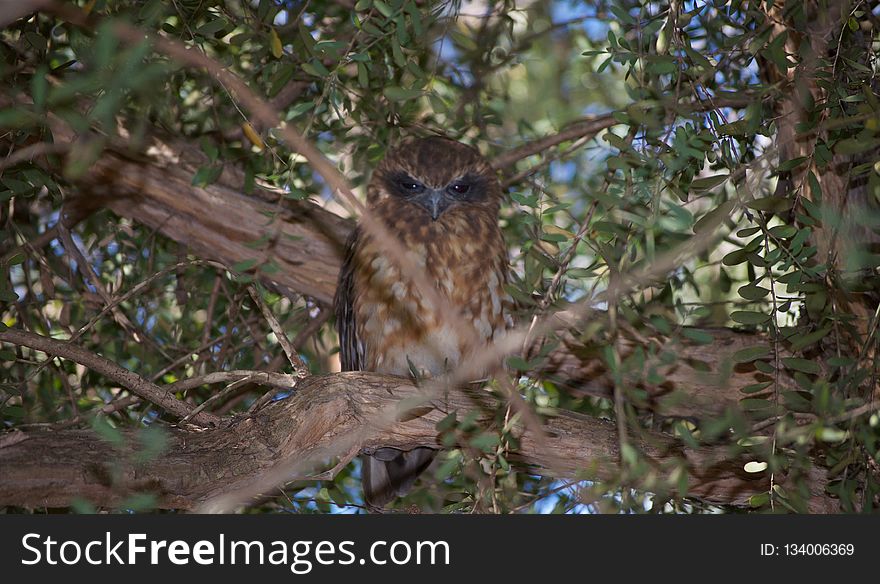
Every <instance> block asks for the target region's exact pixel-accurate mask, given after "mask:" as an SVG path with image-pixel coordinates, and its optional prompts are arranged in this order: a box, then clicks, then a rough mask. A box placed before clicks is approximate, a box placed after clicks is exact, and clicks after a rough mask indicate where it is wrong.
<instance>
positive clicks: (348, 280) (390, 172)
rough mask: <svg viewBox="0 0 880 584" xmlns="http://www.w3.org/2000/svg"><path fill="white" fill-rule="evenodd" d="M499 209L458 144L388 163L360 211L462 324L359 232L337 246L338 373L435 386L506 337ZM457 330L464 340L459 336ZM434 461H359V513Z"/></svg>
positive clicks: (423, 148)
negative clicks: (391, 239) (417, 379)
mask: <svg viewBox="0 0 880 584" xmlns="http://www.w3.org/2000/svg"><path fill="white" fill-rule="evenodd" d="M501 198H502V193H501V185H500V183H499V182H498V178H497V176H496V174H495V172H494V171H493V170H492V167H491V166H490V165H489V163H488V162H487V161H486V159H485V158H483V157H482V156H481V155H480V154H479V153H478V152H477V151H476V150H475V149H473V148H471V147H470V146H466V145H464V144H462V143H460V142H456V141H454V140H449V139H446V138H439V137H431V138H418V139H409V140H406V141H404V142H403V143H402V144H400V145H399V146H398V147H397V148H395V149H394V150H392V151H391V152H390V153H389V154H388V156H387V157H386V158H385V160H384V161H383V162H382V163H380V164H379V166H378V168H376V170H375V172H374V173H373V176H372V180H371V181H370V184H369V186H368V187H367V206H368V208H369V209H370V211H371V212H372V214H373V216H374V217H375V218H376V219H378V220H380V221H381V222H382V223H383V224H384V225H385V227H387V229H388V230H389V231H390V233H391V234H393V235H395V236H397V237H398V238H399V240H400V242H401V243H402V244H403V246H404V248H405V249H406V250H407V252H408V253H409V254H411V257H412V258H413V259H414V261H415V263H416V264H417V265H418V266H420V267H421V268H422V269H423V270H424V273H425V275H426V276H427V278H428V280H429V281H430V282H431V283H433V285H434V286H436V289H437V291H438V292H439V293H440V295H442V296H443V297H445V298H446V299H447V300H448V302H447V303H446V304H447V309H448V307H449V306H451V307H453V309H457V310H458V311H459V314H460V316H461V318H449V315H444V314H443V310H442V309H441V310H438V309H437V308H436V307H435V306H433V304H432V302H431V301H430V300H428V299H425V298H423V297H422V294H420V293H419V289H418V287H417V286H416V285H414V283H413V282H412V280H411V278H409V277H407V276H406V275H403V276H402V275H401V274H400V270H399V269H398V267H397V266H396V265H395V264H394V262H393V261H392V260H391V259H390V258H389V257H388V256H387V255H386V254H385V253H384V252H383V249H382V245H381V242H380V241H379V240H377V238H376V237H374V236H373V235H371V234H368V233H367V232H366V230H364V229H361V228H358V229H356V230H355V231H354V233H353V234H352V236H351V238H350V239H349V241H348V245H347V251H346V256H345V261H344V263H343V266H342V271H341V272H340V275H339V285H338V288H337V292H336V299H335V311H336V326H337V330H338V331H339V345H340V357H341V362H342V369H343V371H375V372H378V373H387V374H392V375H400V376H410V375H411V372H412V371H413V370H414V369H415V370H416V371H417V372H418V373H419V375H430V376H440V375H443V374H444V373H446V372H447V371H451V370H454V368H455V367H456V366H457V365H458V363H459V362H460V361H461V360H462V359H463V358H465V357H467V356H468V355H470V354H473V353H475V352H478V351H480V350H481V349H483V348H485V347H486V346H488V345H489V344H490V343H492V342H493V341H494V340H495V339H496V338H497V337H498V336H499V335H500V334H502V333H503V332H504V331H505V330H506V329H507V328H508V327H509V326H510V324H511V319H510V306H511V299H510V297H509V296H508V294H507V293H506V292H505V290H504V286H505V284H506V283H507V273H508V272H507V270H508V256H507V248H506V246H505V244H504V237H503V235H502V233H501V229H500V228H499V226H498V211H499V207H500V204H501ZM422 289H424V288H422ZM462 322H463V323H464V326H465V327H472V328H470V329H469V330H462ZM434 454H435V451H434V449H431V448H416V449H414V450H411V451H409V452H404V451H401V450H398V449H395V448H378V449H376V450H375V451H372V452H370V453H369V454H365V455H364V456H363V457H362V460H363V471H362V483H363V490H364V501H365V502H366V504H367V506H368V507H369V508H370V509H372V510H381V509H382V508H383V507H384V506H385V505H386V504H387V503H389V502H390V501H391V500H393V499H394V498H395V497H398V496H401V495H403V494H405V493H406V492H407V491H408V490H409V489H410V488H411V487H412V485H413V483H414V482H415V479H416V478H417V477H418V475H419V474H420V473H421V472H422V471H423V470H425V468H427V466H428V465H429V464H430V463H431V461H432V460H433V458H434Z"/></svg>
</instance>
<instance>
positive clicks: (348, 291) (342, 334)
mask: <svg viewBox="0 0 880 584" xmlns="http://www.w3.org/2000/svg"><path fill="white" fill-rule="evenodd" d="M359 238H360V229H355V230H354V231H353V232H352V233H351V235H350V236H349V238H348V241H347V242H346V243H345V257H344V259H343V261H342V269H341V270H340V272H339V283H338V284H337V286H336V295H335V296H334V298H333V310H334V312H335V313H336V330H337V332H338V333H339V360H340V362H341V366H342V370H343V371H362V370H363V368H364V364H365V363H364V362H365V356H364V344H363V343H362V342H361V341H360V339H358V336H357V323H356V322H355V318H354V295H355V290H354V270H355V262H354V255H355V250H356V249H357V245H358V239H359Z"/></svg>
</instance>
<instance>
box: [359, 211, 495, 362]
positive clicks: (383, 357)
mask: <svg viewBox="0 0 880 584" xmlns="http://www.w3.org/2000/svg"><path fill="white" fill-rule="evenodd" d="M495 229H497V227H495ZM499 235H500V234H499ZM460 241H461V242H459V241H452V240H450V238H448V237H439V238H434V239H430V238H429V239H427V240H419V241H412V242H407V241H406V240H405V241H404V243H408V245H407V247H408V249H409V253H410V254H411V257H412V259H413V260H414V261H415V263H416V265H418V266H420V267H422V268H423V269H424V273H425V274H426V275H427V277H428V279H429V280H430V283H431V284H432V285H433V286H435V288H436V289H437V290H438V291H439V292H440V294H441V296H443V297H445V298H446V299H447V300H448V301H449V304H450V305H451V306H452V307H454V308H457V309H458V311H459V314H460V315H461V318H459V319H456V318H453V317H451V315H448V314H444V313H443V308H442V307H441V308H440V309H439V310H437V309H434V308H433V307H432V306H431V304H430V301H429V300H426V299H425V298H424V297H423V295H422V294H421V293H420V292H419V289H418V287H417V286H415V285H414V283H413V282H412V281H410V280H409V279H408V278H402V277H401V275H400V273H399V270H398V268H397V267H396V266H395V265H393V262H391V261H390V260H389V259H388V258H387V257H386V256H385V255H384V254H383V253H382V252H381V249H379V248H378V247H377V246H375V245H373V244H372V243H370V242H367V243H366V244H365V245H364V246H363V247H362V248H361V250H360V252H359V253H358V258H357V259H358V262H357V271H356V272H355V278H356V280H357V285H356V286H355V289H356V290H358V291H359V293H358V294H357V295H356V297H355V299H354V310H355V315H356V321H357V323H358V337H359V338H360V339H362V341H363V344H364V347H365V349H366V361H367V364H368V365H369V367H370V369H371V370H373V371H377V372H380V373H389V374H393V375H403V376H406V375H409V374H410V372H411V365H412V367H415V368H416V369H417V370H418V371H420V372H421V373H423V374H430V375H432V376H437V375H441V374H443V373H445V372H446V371H448V370H450V369H452V368H454V367H455V366H457V365H458V364H459V363H460V362H461V360H462V358H463V357H464V356H466V355H469V354H471V353H473V352H475V351H478V350H480V349H481V348H484V347H485V346H487V345H488V344H489V343H491V342H492V341H493V340H495V339H496V338H497V337H498V336H499V335H500V334H501V333H502V332H503V331H504V330H505V329H506V328H507V326H508V323H509V315H508V310H507V308H508V306H509V305H510V302H511V300H510V297H509V296H508V295H507V293H506V292H505V290H504V284H505V283H506V281H507V274H506V268H507V257H506V250H505V249H504V248H503V244H502V246H501V252H502V254H498V253H497V252H496V253H494V254H493V253H487V252H488V251H489V250H487V249H485V248H483V249H481V248H480V247H479V246H477V245H476V244H474V243H473V240H460ZM462 323H464V327H467V329H466V330H463V329H462V327H461V326H460V325H461V324H462Z"/></svg>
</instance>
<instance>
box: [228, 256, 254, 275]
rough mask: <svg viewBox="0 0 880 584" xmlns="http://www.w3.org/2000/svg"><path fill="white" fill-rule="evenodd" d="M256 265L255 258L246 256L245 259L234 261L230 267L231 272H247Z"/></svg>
mask: <svg viewBox="0 0 880 584" xmlns="http://www.w3.org/2000/svg"><path fill="white" fill-rule="evenodd" d="M256 265H257V259H256V258H248V259H246V260H241V261H240V262H236V263H234V264H233V265H232V268H230V269H231V270H232V271H233V272H247V271H248V270H250V269H252V268H253V267H254V266H256Z"/></svg>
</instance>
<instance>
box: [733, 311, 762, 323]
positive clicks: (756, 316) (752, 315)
mask: <svg viewBox="0 0 880 584" xmlns="http://www.w3.org/2000/svg"><path fill="white" fill-rule="evenodd" d="M730 318H731V320H733V321H734V322H738V323H740V324H763V323H765V322H767V321H768V320H770V315H769V314H764V313H763V312H755V311H752V310H736V311H734V312H731V313H730Z"/></svg>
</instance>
